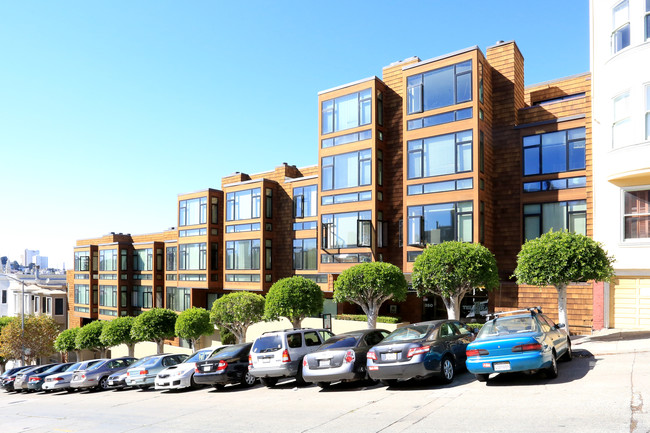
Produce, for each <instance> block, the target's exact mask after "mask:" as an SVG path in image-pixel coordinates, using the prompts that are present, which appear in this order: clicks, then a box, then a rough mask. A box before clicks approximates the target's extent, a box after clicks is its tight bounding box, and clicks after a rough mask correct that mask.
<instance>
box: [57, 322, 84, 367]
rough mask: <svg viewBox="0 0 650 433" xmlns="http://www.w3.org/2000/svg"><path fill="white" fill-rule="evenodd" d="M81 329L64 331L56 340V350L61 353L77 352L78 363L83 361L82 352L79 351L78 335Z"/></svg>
mask: <svg viewBox="0 0 650 433" xmlns="http://www.w3.org/2000/svg"><path fill="white" fill-rule="evenodd" d="M80 329H81V328H69V329H66V330H64V331H62V332H61V333H60V334H59V336H58V337H56V340H54V349H55V350H56V351H57V352H59V353H61V354H64V353H68V352H75V353H76V354H77V361H79V360H80V359H81V356H80V351H79V349H77V342H76V341H77V333H78V332H79V330H80Z"/></svg>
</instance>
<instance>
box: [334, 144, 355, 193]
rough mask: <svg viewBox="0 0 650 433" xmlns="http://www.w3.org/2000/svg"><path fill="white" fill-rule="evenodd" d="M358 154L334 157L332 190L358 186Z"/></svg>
mask: <svg viewBox="0 0 650 433" xmlns="http://www.w3.org/2000/svg"><path fill="white" fill-rule="evenodd" d="M358 164H359V161H358V154H357V153H356V152H355V153H348V154H343V155H336V156H335V157H334V189H340V188H349V187H353V186H357V185H359V166H358Z"/></svg>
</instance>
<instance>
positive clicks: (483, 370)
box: [465, 352, 553, 374]
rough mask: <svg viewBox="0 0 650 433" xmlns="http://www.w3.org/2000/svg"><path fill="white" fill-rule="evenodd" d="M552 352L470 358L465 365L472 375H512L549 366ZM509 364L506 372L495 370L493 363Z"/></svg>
mask: <svg viewBox="0 0 650 433" xmlns="http://www.w3.org/2000/svg"><path fill="white" fill-rule="evenodd" d="M551 356H553V354H552V352H548V353H547V354H544V353H543V352H523V353H520V354H517V355H516V356H513V355H508V356H472V357H470V358H467V361H465V365H466V366H467V371H469V372H470V373H472V374H490V373H514V372H520V371H535V370H540V369H542V368H547V367H549V366H550V365H551ZM505 362H508V363H509V369H508V370H497V369H495V363H497V364H498V363H505Z"/></svg>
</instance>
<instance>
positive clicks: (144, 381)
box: [126, 376, 156, 386]
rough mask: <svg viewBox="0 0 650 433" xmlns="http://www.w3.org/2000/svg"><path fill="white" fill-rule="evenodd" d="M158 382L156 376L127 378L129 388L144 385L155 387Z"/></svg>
mask: <svg viewBox="0 0 650 433" xmlns="http://www.w3.org/2000/svg"><path fill="white" fill-rule="evenodd" d="M155 381H156V376H138V377H134V378H127V379H126V385H127V386H142V385H148V386H151V385H154V384H155Z"/></svg>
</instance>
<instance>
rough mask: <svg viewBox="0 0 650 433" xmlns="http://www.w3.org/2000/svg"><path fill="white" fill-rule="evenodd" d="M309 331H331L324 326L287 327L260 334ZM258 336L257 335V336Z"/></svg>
mask: <svg viewBox="0 0 650 433" xmlns="http://www.w3.org/2000/svg"><path fill="white" fill-rule="evenodd" d="M309 331H327V332H332V331H330V330H329V329H324V328H300V329H295V328H289V329H282V330H278V331H267V332H264V333H262V335H268V334H283V333H285V332H309ZM258 338H259V337H258Z"/></svg>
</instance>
